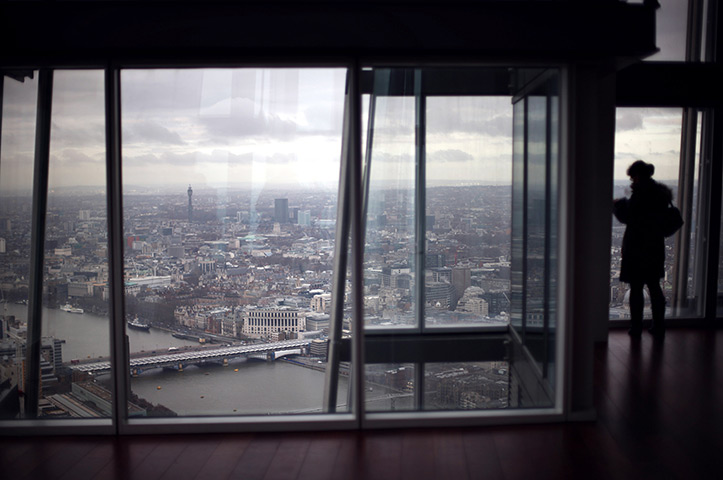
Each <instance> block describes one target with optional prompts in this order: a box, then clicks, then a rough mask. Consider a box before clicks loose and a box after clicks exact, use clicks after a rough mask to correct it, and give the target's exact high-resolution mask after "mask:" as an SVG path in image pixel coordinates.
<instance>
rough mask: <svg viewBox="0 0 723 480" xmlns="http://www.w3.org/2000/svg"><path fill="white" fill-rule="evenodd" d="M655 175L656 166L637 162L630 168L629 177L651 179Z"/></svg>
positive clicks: (640, 161)
mask: <svg viewBox="0 0 723 480" xmlns="http://www.w3.org/2000/svg"><path fill="white" fill-rule="evenodd" d="M654 173H655V165H653V164H652V163H645V162H644V161H642V160H637V161H635V162H633V164H632V165H630V166H629V167H628V176H629V177H643V178H650V177H652V176H653V174H654Z"/></svg>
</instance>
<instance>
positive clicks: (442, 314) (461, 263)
mask: <svg viewBox="0 0 723 480" xmlns="http://www.w3.org/2000/svg"><path fill="white" fill-rule="evenodd" d="M426 132H427V133H426V141H427V143H426V148H427V155H426V176H427V191H426V224H427V225H426V227H427V234H426V235H427V238H426V240H427V247H426V253H427V257H426V269H425V278H424V281H425V302H426V305H425V307H426V308H425V325H426V326H427V327H442V326H459V325H469V326H490V325H496V326H504V325H507V324H508V323H509V316H508V312H509V292H510V263H509V256H510V234H509V231H510V206H511V188H510V187H511V182H512V178H511V177H512V102H511V98H510V97H446V96H445V97H429V98H427V129H426Z"/></svg>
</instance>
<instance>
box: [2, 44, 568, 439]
mask: <svg viewBox="0 0 723 480" xmlns="http://www.w3.org/2000/svg"><path fill="white" fill-rule="evenodd" d="M372 64H373V65H374V66H375V67H378V66H385V65H387V66H391V65H393V66H399V65H404V64H407V65H410V66H419V65H424V66H425V67H426V66H434V67H436V66H440V67H470V66H471V67H488V66H501V65H504V66H509V65H515V66H516V67H520V68H522V67H536V66H544V67H549V68H556V69H558V71H559V72H560V100H559V102H560V109H559V114H560V118H559V120H560V126H559V135H560V152H559V162H560V164H559V169H558V179H557V182H558V185H559V188H558V193H557V196H558V198H557V204H558V205H566V201H567V200H566V199H567V198H569V196H570V195H571V192H570V186H569V185H568V183H567V182H569V176H568V173H567V170H568V167H567V166H568V163H569V160H568V158H567V148H565V144H566V142H568V141H569V139H568V138H567V131H568V126H569V115H568V113H567V108H568V107H567V105H568V100H567V97H568V88H567V86H568V85H570V81H571V80H570V75H571V74H570V71H569V67H568V64H567V63H563V62H548V63H544V64H538V63H535V62H525V61H521V60H514V59H511V60H510V61H508V62H504V63H503V64H502V63H494V62H492V63H490V62H484V63H481V62H477V61H474V60H469V61H458V60H455V61H452V62H434V63H429V62H426V61H424V59H423V58H421V59H420V61H419V62H418V63H414V62H411V61H410V60H409V58H406V59H405V60H404V61H394V62H389V61H388V60H385V61H370V60H369V59H360V58H358V57H354V58H344V59H340V60H334V61H328V60H325V61H319V62H314V61H309V62H298V61H293V62H287V61H281V60H274V61H265V62H259V61H255V62H249V63H239V62H237V63H233V64H228V63H222V64H219V63H216V62H208V63H205V62H200V63H199V62H196V63H195V64H194V65H193V66H192V68H212V67H216V68H224V67H236V68H244V67H256V68H281V67H286V68H289V67H300V68H303V67H308V68H314V67H338V68H346V69H347V72H348V78H349V79H350V81H349V89H350V91H351V92H353V94H352V95H351V99H352V101H351V102H350V104H351V110H352V112H353V113H351V114H350V121H349V125H348V126H347V128H348V130H346V129H345V131H344V133H345V134H346V133H347V132H348V135H349V143H350V145H349V147H348V149H347V151H346V152H345V153H344V154H343V155H342V158H341V172H340V186H342V185H343V184H344V182H348V184H347V187H346V191H344V193H343V196H344V197H345V198H347V201H348V202H349V204H348V208H349V210H348V218H350V220H351V226H350V227H349V228H350V239H351V255H350V256H349V260H350V266H351V270H352V278H353V279H356V280H357V281H356V282H352V296H353V302H352V305H353V315H354V317H353V318H355V319H359V321H360V322H362V321H363V320H362V319H363V302H362V301H361V300H362V299H363V290H362V288H363V282H362V281H360V280H361V279H362V278H363V255H364V252H363V245H364V241H363V238H364V229H363V227H362V228H359V227H360V226H363V205H362V199H363V192H362V188H361V187H362V185H363V183H362V165H363V158H362V155H361V152H362V148H361V139H362V133H361V128H362V126H361V123H362V122H361V103H362V102H361V96H362V95H361V91H360V77H361V72H362V67H361V66H362V65H364V66H366V65H372ZM182 67H183V66H182ZM185 67H189V66H188V65H186V66H185ZM66 68H67V67H66V66H64V65H61V64H59V65H55V66H51V65H43V67H41V69H43V70H47V71H49V72H51V73H52V72H53V71H54V70H56V69H57V70H59V69H66ZM126 68H161V69H164V68H179V65H178V64H176V63H167V64H166V63H161V64H159V63H148V64H141V65H139V64H137V63H132V62H130V63H126V62H108V63H106V64H103V65H99V64H95V63H89V64H86V65H82V66H78V65H75V66H73V67H72V68H71V69H81V70H87V69H99V70H103V71H104V82H105V109H106V111H105V119H106V124H105V131H106V199H107V200H106V201H107V205H106V208H107V218H108V237H109V244H108V260H109V267H110V271H109V290H110V295H109V302H110V312H111V314H110V317H111V321H110V322H109V323H110V329H111V332H110V334H111V335H110V338H111V375H112V378H113V388H112V392H111V393H112V397H113V413H112V416H111V418H104V419H67V420H66V419H53V420H45V419H18V420H8V421H0V428H2V429H3V430H4V431H7V432H9V433H12V434H29V435H32V434H48V433H53V432H57V433H61V432H62V433H68V432H69V429H70V431H72V433H78V434H116V435H119V434H120V435H125V434H149V433H154V434H158V433H200V432H242V431H297V430H310V429H313V430H330V429H355V428H389V427H400V426H406V427H409V426H416V427H423V426H428V427H435V426H452V425H459V426H463V425H488V424H501V423H515V422H548V421H562V420H564V419H565V418H566V413H565V412H566V408H567V405H568V400H567V398H568V397H569V395H568V393H569V389H570V385H569V382H568V381H567V380H566V379H567V378H569V376H570V373H569V369H570V366H569V361H567V360H566V359H568V358H569V356H570V352H569V350H568V341H566V340H565V339H566V338H567V336H568V332H567V331H566V330H567V329H566V324H567V319H568V318H570V315H569V311H568V309H569V308H570V307H569V302H568V301H567V298H568V295H567V292H566V290H568V289H570V288H571V286H568V285H567V283H566V282H565V277H566V276H567V274H566V271H565V268H566V267H565V265H566V263H567V259H566V255H558V259H557V261H558V265H557V272H558V280H557V283H558V285H559V287H558V291H557V304H558V305H559V314H558V324H557V327H558V328H557V332H556V335H557V345H558V348H557V349H556V352H555V358H556V366H555V368H556V378H557V379H558V381H557V382H556V385H555V404H554V405H553V406H552V407H549V408H530V409H508V410H488V411H485V410H475V411H424V410H422V411H411V412H396V413H388V412H383V413H366V412H365V411H364V408H360V406H363V405H364V389H363V388H362V385H363V382H364V374H363V372H364V371H363V369H361V368H353V369H352V377H353V378H352V382H353V385H354V386H355V387H356V388H355V394H354V398H353V401H352V408H351V412H349V413H334V414H314V415H279V416H278V417H269V416H259V415H247V416H239V417H231V416H229V417H219V416H208V417H206V416H204V417H175V418H173V419H164V418H147V419H139V418H129V417H128V416H127V415H126V414H125V408H124V406H125V405H126V401H127V398H128V396H127V395H128V393H129V385H128V379H129V365H128V358H129V353H128V345H127V344H126V340H125V329H126V324H125V322H124V321H122V319H124V318H125V302H124V295H125V292H124V284H123V265H124V263H123V261H124V260H123V238H122V237H123V235H122V234H123V202H122V158H121V144H122V139H121V94H122V92H121V85H120V74H121V71H122V70H123V69H126ZM47 113H48V114H50V110H49V109H48V111H47ZM48 117H49V115H48ZM48 138H49V131H48ZM36 157H37V150H36ZM38 162H39V160H38V159H37V158H36V168H39V167H38V166H37V165H38ZM41 167H42V164H41ZM345 170H346V172H345ZM45 177H46V180H47V164H46V165H45ZM33 181H34V182H39V181H42V179H40V178H36V177H34V179H33ZM422 186H423V187H426V186H425V185H422ZM36 190H37V187H36ZM44 193H45V194H47V186H46V188H45V192H44ZM338 202H342V194H341V190H340V196H339V199H338ZM36 203H37V202H36V198H35V196H34V205H35V204H36ZM38 205H39V206H40V204H38ZM337 211H338V213H339V215H341V212H343V211H345V209H344V208H338V209H337ZM45 213H46V212H45V207H43V208H39V209H38V212H37V215H41V214H42V215H43V216H44V215H45ZM421 219H422V221H423V219H424V215H422V216H421ZM568 221H569V220H568V219H567V218H566V217H565V216H564V215H561V217H560V218H559V221H558V225H557V238H558V248H559V251H560V252H566V251H568V249H566V248H565V244H566V243H567V239H566V235H564V232H565V231H566V230H565V229H566V228H567V223H566V222H568ZM341 223H342V222H339V221H337V229H338V228H340V224H341ZM35 227H36V222H34V223H33V228H35ZM417 227H418V225H417ZM422 228H423V226H422ZM422 231H423V230H422ZM37 243H38V242H37V240H35V241H34V242H33V244H34V245H35V246H36V247H37ZM336 248H337V250H338V248H339V247H338V246H337V247H336ZM340 256H341V255H337V257H340ZM43 259H44V255H43V252H42V248H41V249H40V255H39V257H38V258H37V259H36V260H38V261H39V262H38V263H39V264H40V266H41V268H42V265H43ZM33 285H34V288H38V286H39V287H40V288H41V289H42V275H41V276H40V277H39V278H36V279H35V281H34V284H33ZM36 304H37V305H38V308H39V305H40V304H39V303H36ZM119 319H121V320H119ZM39 321H40V316H39V314H38V316H37V317H34V318H33V319H32V322H33V323H37V322H39ZM30 322H31V318H30V317H29V323H30ZM38 325H39V324H38ZM508 328H509V327H506V328H505V327H467V326H463V327H451V328H437V327H435V328H434V329H432V332H429V333H434V334H446V333H460V334H467V333H478V334H480V333H481V334H490V335H497V334H499V333H501V332H503V331H507V329H508ZM393 333H410V331H409V330H408V329H404V330H402V331H400V332H393V331H389V330H382V331H381V332H378V334H381V335H388V334H393ZM421 333H425V332H421ZM367 335H369V336H375V335H377V332H372V331H367V330H366V329H365V330H364V331H363V335H354V336H353V347H352V356H353V364H356V365H364V361H363V346H364V339H365V338H366V337H367Z"/></svg>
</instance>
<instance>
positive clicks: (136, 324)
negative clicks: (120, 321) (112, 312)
mask: <svg viewBox="0 0 723 480" xmlns="http://www.w3.org/2000/svg"><path fill="white" fill-rule="evenodd" d="M128 327H129V328H132V329H134V330H142V331H144V332H149V331H150V330H151V326H150V325H149V324H147V323H143V322H141V321H140V320H138V317H135V318H134V319H133V320H128Z"/></svg>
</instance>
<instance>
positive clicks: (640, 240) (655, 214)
mask: <svg viewBox="0 0 723 480" xmlns="http://www.w3.org/2000/svg"><path fill="white" fill-rule="evenodd" d="M672 199H673V193H672V192H671V191H670V189H669V188H668V187H666V186H665V185H663V184H661V183H658V182H656V181H655V180H653V179H647V180H641V181H640V182H638V183H637V184H635V185H633V194H632V195H631V196H630V198H622V199H619V200H616V201H615V203H614V210H613V213H614V214H615V217H616V218H617V219H618V220H619V221H620V222H621V223H624V224H626V225H627V227H626V228H625V235H624V236H623V251H622V265H621V267H620V281H622V282H626V283H632V282H646V281H656V282H657V281H658V279H660V278H662V277H663V276H664V275H665V237H664V236H663V233H662V228H661V224H662V221H663V216H664V214H665V209H666V208H668V204H669V203H670V201H671V200H672Z"/></svg>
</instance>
